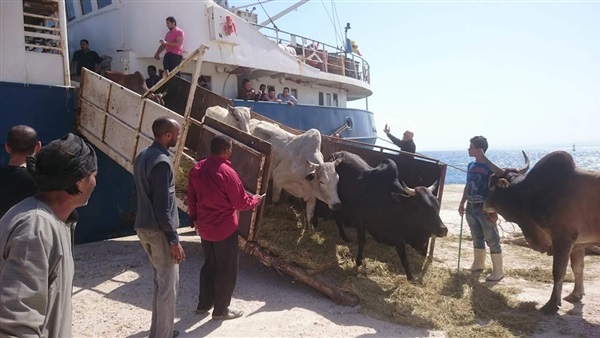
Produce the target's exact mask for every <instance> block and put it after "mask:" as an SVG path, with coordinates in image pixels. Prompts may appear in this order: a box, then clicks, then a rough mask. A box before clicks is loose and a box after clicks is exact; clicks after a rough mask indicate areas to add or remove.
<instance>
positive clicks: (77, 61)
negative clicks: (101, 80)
mask: <svg viewBox="0 0 600 338" xmlns="http://www.w3.org/2000/svg"><path fill="white" fill-rule="evenodd" d="M79 46H80V47H81V49H80V50H78V51H76V52H75V54H73V62H72V63H71V67H75V75H77V76H80V75H81V68H82V67H84V68H87V69H89V70H91V71H93V72H96V73H98V72H99V71H100V64H101V63H102V59H100V56H99V55H98V53H96V52H94V51H93V50H90V48H89V47H90V43H89V42H88V40H86V39H83V40H81V41H79Z"/></svg>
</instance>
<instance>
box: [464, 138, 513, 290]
mask: <svg viewBox="0 0 600 338" xmlns="http://www.w3.org/2000/svg"><path fill="white" fill-rule="evenodd" d="M470 142H471V143H470V146H469V149H468V151H469V156H470V157H475V162H471V163H469V165H468V167H467V184H466V185H465V190H464V192H463V196H462V199H461V200H460V205H459V207H458V213H459V214H460V215H461V216H462V215H464V214H465V207H464V205H465V202H467V208H466V218H467V223H468V224H469V228H470V229H471V236H472V237H473V248H474V259H473V264H472V265H471V268H470V270H471V271H482V270H483V269H484V268H485V245H486V244H487V245H488V247H489V248H490V254H491V257H492V265H493V268H492V273H491V274H490V275H489V276H487V277H486V278H485V280H486V281H488V282H493V281H500V280H501V279H502V278H504V273H503V271H502V247H501V246H500V235H499V234H498V226H497V225H496V221H497V220H498V215H497V214H496V213H493V214H487V213H485V212H484V211H483V203H484V202H485V199H486V197H487V195H488V182H489V179H490V176H492V174H493V171H492V170H491V169H490V168H489V167H488V166H487V164H486V163H485V162H484V160H483V154H485V152H486V150H487V149H488V143H487V139H486V138H485V137H483V136H475V137H473V138H472V139H471V140H470Z"/></svg>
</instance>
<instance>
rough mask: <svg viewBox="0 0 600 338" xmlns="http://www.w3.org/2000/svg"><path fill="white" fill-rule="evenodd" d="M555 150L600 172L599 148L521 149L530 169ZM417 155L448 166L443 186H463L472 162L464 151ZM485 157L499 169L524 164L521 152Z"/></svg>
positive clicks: (490, 152)
mask: <svg viewBox="0 0 600 338" xmlns="http://www.w3.org/2000/svg"><path fill="white" fill-rule="evenodd" d="M557 150H563V151H566V152H568V153H569V154H571V156H573V160H575V164H576V165H577V166H578V167H580V168H584V169H589V170H596V171H600V146H582V147H579V146H578V147H577V148H576V150H575V151H573V149H572V148H565V149H559V148H555V149H549V148H548V149H544V148H539V149H523V151H525V153H526V154H527V157H529V160H530V162H531V166H530V168H533V166H534V165H535V163H536V162H537V161H539V160H540V159H541V158H542V157H544V156H545V155H547V154H549V153H551V152H553V151H557ZM419 153H420V154H422V155H425V156H427V157H431V158H434V159H437V160H440V162H442V163H445V164H447V165H448V169H447V171H446V182H445V184H465V182H466V179H467V173H466V169H467V165H468V164H469V162H472V161H473V160H474V159H473V158H472V157H469V155H468V153H467V150H466V149H465V150H453V151H422V152H419ZM486 156H487V157H488V158H489V159H490V160H491V161H492V162H494V163H495V164H496V165H497V166H499V167H500V168H521V167H523V165H524V163H525V162H524V159H523V154H522V153H521V150H514V149H513V150H495V149H488V151H487V153H486Z"/></svg>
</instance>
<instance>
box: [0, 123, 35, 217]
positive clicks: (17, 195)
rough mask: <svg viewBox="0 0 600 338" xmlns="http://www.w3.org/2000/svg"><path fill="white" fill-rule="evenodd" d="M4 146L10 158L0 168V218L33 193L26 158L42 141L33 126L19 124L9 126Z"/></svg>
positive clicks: (32, 183) (33, 184) (33, 185)
mask: <svg viewBox="0 0 600 338" xmlns="http://www.w3.org/2000/svg"><path fill="white" fill-rule="evenodd" d="M4 147H5V148H6V152H7V153H8V154H9V155H10V160H9V162H8V165H7V166H6V167H3V168H0V187H2V190H1V191H0V218H1V217H2V216H4V214H5V213H6V212H7V211H8V210H9V209H10V208H12V207H13V206H14V205H15V204H17V203H19V202H21V201H22V200H24V199H26V198H27V197H30V196H33V194H35V192H36V187H35V183H34V182H33V179H32V178H31V176H30V175H29V173H28V172H27V163H26V158H27V156H33V155H34V154H35V153H37V152H38V151H40V149H41V148H42V143H40V141H39V139H38V135H37V133H36V132H35V130H34V129H33V128H31V127H29V126H24V125H19V126H14V127H12V128H10V130H9V131H8V136H7V137H6V144H5V145H4Z"/></svg>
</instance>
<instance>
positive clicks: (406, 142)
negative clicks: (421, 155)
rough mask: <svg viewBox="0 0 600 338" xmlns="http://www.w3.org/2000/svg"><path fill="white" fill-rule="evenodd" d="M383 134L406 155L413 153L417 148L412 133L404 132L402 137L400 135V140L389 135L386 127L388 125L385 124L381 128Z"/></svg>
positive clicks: (388, 129)
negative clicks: (406, 153)
mask: <svg viewBox="0 0 600 338" xmlns="http://www.w3.org/2000/svg"><path fill="white" fill-rule="evenodd" d="M383 132H384V133H385V134H386V135H387V136H388V138H389V139H390V140H392V142H394V144H395V145H397V146H398V147H400V150H402V151H406V152H408V153H414V152H415V151H416V150H417V146H416V145H415V142H414V141H413V137H414V136H415V134H414V133H413V132H412V131H410V130H407V131H405V132H404V135H402V139H399V138H397V137H396V136H394V135H392V134H390V127H388V125H387V124H386V125H385V127H384V128H383Z"/></svg>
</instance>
